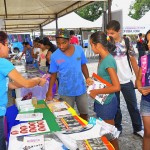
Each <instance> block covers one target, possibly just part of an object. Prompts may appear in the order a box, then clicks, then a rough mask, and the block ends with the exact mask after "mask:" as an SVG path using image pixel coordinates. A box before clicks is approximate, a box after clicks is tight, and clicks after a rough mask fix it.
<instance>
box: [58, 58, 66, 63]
mask: <svg viewBox="0 0 150 150" xmlns="http://www.w3.org/2000/svg"><path fill="white" fill-rule="evenodd" d="M63 62H65V60H64V59H58V60H57V63H58V64H61V63H63Z"/></svg>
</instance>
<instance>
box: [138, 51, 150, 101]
mask: <svg viewBox="0 0 150 150" xmlns="http://www.w3.org/2000/svg"><path fill="white" fill-rule="evenodd" d="M147 57H148V59H147V60H148V63H147V71H146V74H145V86H150V54H148V55H147ZM139 67H141V59H140V61H139ZM142 99H144V100H146V101H149V102H150V94H148V95H146V96H144V95H142Z"/></svg>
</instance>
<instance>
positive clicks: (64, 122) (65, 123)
mask: <svg viewBox="0 0 150 150" xmlns="http://www.w3.org/2000/svg"><path fill="white" fill-rule="evenodd" d="M60 120H61V122H62V123H63V124H64V126H65V127H66V129H69V125H68V123H67V122H66V120H65V119H64V118H60Z"/></svg>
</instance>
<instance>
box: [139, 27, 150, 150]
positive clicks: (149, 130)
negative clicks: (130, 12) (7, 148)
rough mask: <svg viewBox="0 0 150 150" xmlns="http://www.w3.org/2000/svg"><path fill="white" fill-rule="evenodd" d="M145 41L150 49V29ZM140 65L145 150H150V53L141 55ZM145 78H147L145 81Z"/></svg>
mask: <svg viewBox="0 0 150 150" xmlns="http://www.w3.org/2000/svg"><path fill="white" fill-rule="evenodd" d="M145 43H146V45H145V46H146V49H147V50H149V51H150V30H149V31H148V32H147V33H146V35H145ZM143 57H145V58H146V60H147V61H146V66H145V67H146V68H147V69H146V71H145V74H143V73H144V70H143V67H144V66H143V65H142V64H143V60H142V58H143ZM139 67H140V69H139V73H138V78H137V87H138V90H139V92H140V93H141V94H142V97H141V106H140V111H141V116H142V119H143V124H144V138H143V150H150V78H149V77H150V53H148V55H145V56H142V57H141V60H140V62H139ZM144 78H145V80H144V81H143V79H144ZM143 87H145V88H143ZM146 87H147V88H146Z"/></svg>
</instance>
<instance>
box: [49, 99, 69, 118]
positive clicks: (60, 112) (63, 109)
mask: <svg viewBox="0 0 150 150" xmlns="http://www.w3.org/2000/svg"><path fill="white" fill-rule="evenodd" d="M47 106H48V107H49V109H50V110H51V112H52V113H53V114H54V115H55V117H56V118H62V117H65V116H71V114H70V112H69V111H68V107H67V105H66V104H65V103H64V102H53V103H49V104H48V105H47Z"/></svg>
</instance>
